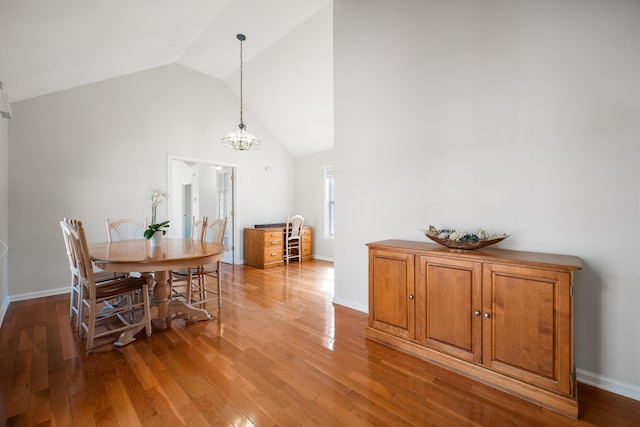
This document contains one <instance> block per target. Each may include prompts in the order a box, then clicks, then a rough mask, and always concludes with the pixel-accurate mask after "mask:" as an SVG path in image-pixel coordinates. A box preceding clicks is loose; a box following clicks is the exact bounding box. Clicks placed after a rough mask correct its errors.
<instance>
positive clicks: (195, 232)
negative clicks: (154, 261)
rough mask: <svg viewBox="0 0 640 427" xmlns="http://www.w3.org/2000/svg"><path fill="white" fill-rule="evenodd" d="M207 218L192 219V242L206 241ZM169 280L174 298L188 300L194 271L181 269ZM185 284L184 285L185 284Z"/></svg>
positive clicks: (172, 272) (172, 274) (170, 276)
mask: <svg viewBox="0 0 640 427" xmlns="http://www.w3.org/2000/svg"><path fill="white" fill-rule="evenodd" d="M207 220H208V219H207V217H206V216H204V217H202V218H196V217H195V216H194V217H193V218H192V219H191V234H190V238H191V240H198V241H201V242H202V241H204V236H205V233H206V232H207ZM169 280H170V283H171V291H172V296H173V297H182V298H185V299H186V298H187V294H188V288H189V286H188V285H189V283H191V281H192V280H193V269H191V268H181V269H179V270H172V271H170V272H169ZM183 282H184V283H183Z"/></svg>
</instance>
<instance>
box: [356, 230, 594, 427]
mask: <svg viewBox="0 0 640 427" xmlns="http://www.w3.org/2000/svg"><path fill="white" fill-rule="evenodd" d="M367 246H368V247H369V327H368V328H367V337H368V338H369V339H373V340H376V341H379V342H382V343H385V344H387V345H390V346H392V347H395V348H397V349H400V350H403V351H405V352H408V353H411V354H413V355H416V356H418V357H420V358H422V359H424V360H428V361H430V362H434V363H436V364H439V365H441V366H444V367H445V368H448V369H451V370H453V371H456V372H458V373H461V374H463V375H466V376H468V377H471V378H473V379H475V380H478V381H480V382H483V383H485V384H489V385H491V386H494V387H496V388H498V389H500V390H503V391H506V392H508V393H510V394H513V395H516V396H518V397H520V398H523V399H525V400H528V401H530V402H533V403H535V404H538V405H540V406H543V407H546V408H548V409H551V410H553V411H556V412H558V413H561V414H563V415H566V416H568V417H571V418H574V419H577V417H578V396H577V386H576V378H575V367H574V361H573V359H574V356H573V292H574V291H573V289H574V284H573V276H574V274H573V273H574V271H575V270H578V269H580V268H581V261H580V259H579V258H577V257H573V256H567V255H552V254H542V253H533V252H521V251H510V250H504V249H493V248H485V249H478V250H474V251H461V252H453V251H450V250H449V249H447V248H445V247H442V246H440V245H434V244H430V243H422V242H409V241H402V240H387V241H382V242H375V243H369V244H368V245H367Z"/></svg>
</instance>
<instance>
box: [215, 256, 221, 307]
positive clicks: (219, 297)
mask: <svg viewBox="0 0 640 427" xmlns="http://www.w3.org/2000/svg"><path fill="white" fill-rule="evenodd" d="M216 281H217V282H218V283H217V285H218V308H219V307H222V261H218V277H217V278H216Z"/></svg>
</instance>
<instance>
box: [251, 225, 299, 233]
mask: <svg viewBox="0 0 640 427" xmlns="http://www.w3.org/2000/svg"><path fill="white" fill-rule="evenodd" d="M284 228H285V227H284V225H283V226H282V227H256V228H253V227H248V228H245V230H251V231H265V232H271V231H284ZM302 229H303V230H311V226H310V225H303V226H302Z"/></svg>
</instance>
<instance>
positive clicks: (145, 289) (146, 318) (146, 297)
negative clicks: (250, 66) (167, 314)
mask: <svg viewBox="0 0 640 427" xmlns="http://www.w3.org/2000/svg"><path fill="white" fill-rule="evenodd" d="M142 302H143V303H144V307H143V308H142V310H143V315H144V323H145V329H146V330H147V336H148V337H150V336H151V313H150V303H149V286H144V287H143V288H142Z"/></svg>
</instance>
